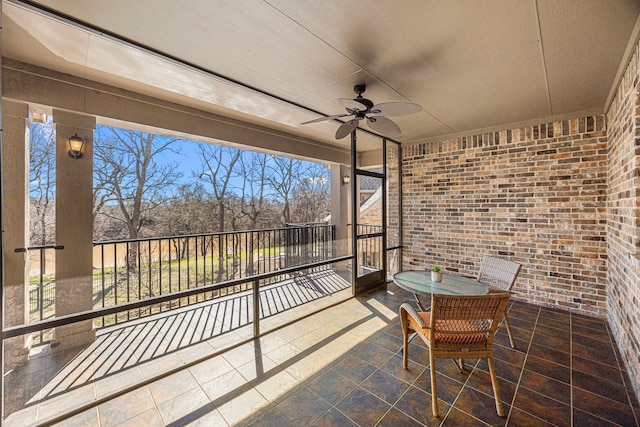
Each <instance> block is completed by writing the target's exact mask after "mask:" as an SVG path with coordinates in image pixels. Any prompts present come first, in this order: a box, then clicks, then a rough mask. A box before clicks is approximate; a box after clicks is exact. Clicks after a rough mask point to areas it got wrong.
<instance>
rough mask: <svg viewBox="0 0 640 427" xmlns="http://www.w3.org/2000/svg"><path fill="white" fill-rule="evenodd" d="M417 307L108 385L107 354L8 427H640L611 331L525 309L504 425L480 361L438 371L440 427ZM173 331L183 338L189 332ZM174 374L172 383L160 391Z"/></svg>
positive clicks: (196, 357) (511, 360)
mask: <svg viewBox="0 0 640 427" xmlns="http://www.w3.org/2000/svg"><path fill="white" fill-rule="evenodd" d="M330 298H334V297H333V296H332V297H330ZM337 301H338V300H337ZM337 301H336V302H337ZM405 301H410V302H413V299H412V296H411V295H410V294H409V293H408V292H405V291H403V290H401V289H399V288H397V287H396V286H395V285H393V284H389V285H388V287H387V288H386V289H381V290H378V291H375V292H372V293H370V294H368V295H364V296H361V297H358V298H353V299H349V300H347V301H344V302H342V303H339V304H337V305H335V306H332V307H329V308H327V309H326V310H323V311H321V312H319V313H316V314H314V315H312V316H310V317H307V318H304V319H301V320H299V321H297V322H295V323H293V324H291V325H288V326H286V327H284V328H280V329H278V330H276V331H274V332H272V333H269V334H266V335H264V336H263V337H261V338H260V339H259V340H253V341H250V342H248V343H246V344H243V345H241V346H237V347H235V348H233V349H232V350H227V351H223V349H224V342H227V343H228V342H230V341H232V340H233V337H234V336H235V335H234V334H236V333H237V334H239V333H240V332H232V333H228V334H226V335H222V336H220V337H218V338H217V340H222V341H224V342H222V341H217V340H216V339H207V340H203V341H202V342H198V343H194V344H192V345H189V346H186V347H177V348H176V349H174V350H172V351H167V352H166V354H164V355H161V356H158V357H156V358H153V359H151V360H148V361H147V360H146V359H145V360H142V361H141V362H140V363H136V364H134V365H131V366H129V365H126V366H124V365H122V367H121V368H120V370H119V371H117V372H110V373H109V375H106V376H104V375H102V376H101V375H98V374H100V372H101V371H100V370H101V369H102V370H104V364H105V362H104V361H102V360H101V359H102V358H103V356H102V355H112V353H113V352H112V351H111V350H110V351H109V352H105V351H103V352H100V355H97V354H94V356H92V358H93V359H95V360H93V359H92V360H90V361H86V360H85V359H79V358H76V359H75V360H79V362H77V363H76V364H77V365H78V366H75V365H74V361H71V362H70V363H69V364H68V365H67V371H61V373H60V375H58V376H60V377H61V379H59V380H56V381H49V382H48V383H47V384H46V385H45V387H44V388H43V391H42V392H41V393H40V394H43V393H44V394H46V392H47V388H52V387H54V386H56V387H58V388H62V386H63V385H64V384H66V383H68V382H73V383H74V384H76V383H77V382H78V381H79V378H84V377H87V378H89V380H87V381H86V382H81V384H80V386H73V387H67V388H66V389H65V390H66V391H65V393H60V394H59V395H58V394H55V395H54V397H55V398H54V399H48V400H45V401H43V402H42V403H40V404H39V405H27V407H26V408H25V410H23V411H18V412H16V413H15V414H12V415H11V416H10V417H9V418H8V419H7V420H5V425H7V426H13V425H17V426H27V425H38V424H39V423H41V422H43V420H44V422H46V419H47V417H52V416H53V417H55V416H59V414H60V413H64V412H69V411H70V410H72V409H73V406H74V405H76V407H77V405H82V404H85V406H84V409H82V410H80V409H78V410H77V411H76V415H74V416H72V417H70V418H68V419H66V420H64V421H63V422H62V423H61V425H68V426H76V425H81V426H100V427H107V426H124V425H130V426H140V425H144V426H166V425H170V426H182V425H202V426H236V425H242V426H269V427H274V426H311V425H312V426H363V427H369V426H431V425H444V426H460V425H465V426H466V425H475V426H484V425H491V426H493V425H500V426H502V425H510V426H580V427H582V426H607V425H612V426H616V425H621V426H638V425H639V423H638V420H639V419H640V405H639V404H638V400H637V398H636V397H635V395H634V394H633V392H632V390H631V388H630V387H629V379H628V377H627V373H626V372H625V370H624V367H623V366H622V365H621V361H620V356H619V354H618V352H617V350H616V348H615V345H614V344H613V342H612V340H611V335H610V333H609V330H608V327H607V324H606V322H605V321H603V320H598V319H592V318H588V317H585V316H581V315H575V314H570V313H566V312H560V311H556V310H551V309H547V308H542V307H539V306H535V305H532V304H527V303H523V302H518V301H513V302H512V303H511V306H510V311H509V316H510V319H511V323H512V327H513V332H514V335H515V337H516V341H517V349H515V350H514V349H512V348H511V347H510V346H509V340H508V337H507V335H506V331H505V330H500V331H499V332H498V334H497V336H496V342H497V345H496V346H495V361H496V371H497V375H498V377H499V382H500V390H501V399H502V401H503V403H504V406H505V416H504V417H499V416H498V415H497V414H496V411H495V402H494V400H493V394H492V389H491V381H490V378H489V373H488V368H487V363H486V361H485V360H480V361H477V360H475V361H474V360H467V361H466V362H467V372H466V373H464V374H463V373H460V372H459V371H458V370H457V368H456V366H455V365H454V364H453V363H452V362H451V361H448V360H438V361H437V362H436V370H437V381H438V397H439V398H440V405H439V406H440V414H441V416H440V418H439V419H436V418H434V417H432V415H431V406H430V402H431V396H430V390H431V387H430V379H429V375H430V368H431V367H430V366H429V364H428V351H427V349H426V348H425V347H424V346H422V343H421V342H420V340H414V341H413V342H412V343H411V345H410V354H409V357H410V363H409V369H407V370H405V369H403V368H402V349H401V346H402V340H401V329H400V324H399V319H398V314H397V313H398V308H399V306H400V304H402V303H403V302H405ZM171 323H172V324H173V325H175V328H176V330H180V329H181V328H184V324H182V323H181V322H180V321H176V322H171ZM265 326H266V325H265ZM169 335H171V336H173V335H172V334H169ZM238 336H239V335H238ZM124 344H125V343H123V342H118V341H117V340H116V339H114V340H113V346H114V348H115V349H120V351H125V349H127V348H131V347H132V346H133V347H135V345H133V344H135V342H134V343H133V344H131V343H129V344H128V345H124ZM94 353H95V352H94ZM209 355H211V356H209ZM203 356H204V357H203ZM104 357H106V356H104ZM109 360H110V359H109ZM80 362H82V363H80ZM190 362H193V363H190ZM118 366H120V365H118ZM170 369H172V370H173V371H174V373H173V374H171V375H169V376H164V377H163V378H159V379H154V378H156V377H155V376H156V375H158V374H159V373H162V372H167V371H169V370H170ZM79 374H82V375H79ZM91 378H94V379H93V380H91ZM145 379H146V381H145ZM136 382H140V384H141V385H140V386H134V387H133V390H132V391H130V392H128V393H127V394H124V395H121V396H119V397H115V398H113V399H109V400H107V401H104V402H102V401H100V404H99V405H98V404H96V405H91V404H90V402H91V400H94V399H99V398H100V397H103V396H104V395H105V393H109V392H112V391H113V390H114V389H115V388H117V387H130V386H131V385H132V384H135V383H136ZM83 399H84V400H86V402H89V404H88V405H86V402H85V403H83Z"/></svg>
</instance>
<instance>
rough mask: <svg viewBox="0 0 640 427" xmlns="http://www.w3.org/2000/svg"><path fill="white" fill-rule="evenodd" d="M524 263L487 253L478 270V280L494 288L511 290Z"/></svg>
mask: <svg viewBox="0 0 640 427" xmlns="http://www.w3.org/2000/svg"><path fill="white" fill-rule="evenodd" d="M520 268H522V265H521V264H519V263H517V262H513V261H509V260H506V259H503V258H497V257H492V256H488V255H485V257H484V258H483V260H482V264H481V265H480V271H479V272H478V282H481V283H484V284H485V285H487V286H489V288H490V289H492V290H499V291H510V290H511V288H512V287H513V284H514V283H515V282H516V278H517V277H518V273H520Z"/></svg>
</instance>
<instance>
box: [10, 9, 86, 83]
mask: <svg viewBox="0 0 640 427" xmlns="http://www.w3.org/2000/svg"><path fill="white" fill-rule="evenodd" d="M2 37H3V43H2V55H3V56H6V57H9V58H13V59H16V60H19V61H22V62H27V63H31V64H34V65H41V66H46V67H49V68H54V69H56V68H64V69H65V70H67V72H68V73H70V74H74V75H78V76H82V74H83V72H84V65H85V61H86V57H87V50H88V44H89V36H88V35H87V34H78V33H77V31H76V30H75V28H74V27H72V26H71V25H69V24H66V23H64V22H61V21H59V20H56V19H53V18H50V17H47V16H44V15H39V14H34V13H32V12H31V11H29V10H28V9H25V8H24V7H21V6H18V5H16V4H14V3H6V2H3V4H2ZM61 40H64V43H61V42H60V41H61ZM8 41H10V42H8Z"/></svg>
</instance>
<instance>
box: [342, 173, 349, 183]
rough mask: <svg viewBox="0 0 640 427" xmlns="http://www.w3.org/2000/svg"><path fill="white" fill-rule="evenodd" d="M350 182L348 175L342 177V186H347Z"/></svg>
mask: <svg viewBox="0 0 640 427" xmlns="http://www.w3.org/2000/svg"><path fill="white" fill-rule="evenodd" d="M350 182H351V177H350V176H349V175H345V176H343V177H342V185H347V184H348V183H350Z"/></svg>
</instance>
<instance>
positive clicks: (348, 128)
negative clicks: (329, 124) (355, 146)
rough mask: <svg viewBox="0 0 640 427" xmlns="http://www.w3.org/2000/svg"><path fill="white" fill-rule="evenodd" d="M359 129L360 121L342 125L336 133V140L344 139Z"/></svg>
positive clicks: (354, 120) (351, 121)
mask: <svg viewBox="0 0 640 427" xmlns="http://www.w3.org/2000/svg"><path fill="white" fill-rule="evenodd" d="M357 127H358V119H353V120H349V121H348V122H346V123H343V124H341V125H340V127H339V128H338V130H337V131H336V139H342V138H344V137H345V136H347V135H349V134H350V133H351V132H352V131H353V130H354V129H355V128H357Z"/></svg>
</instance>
